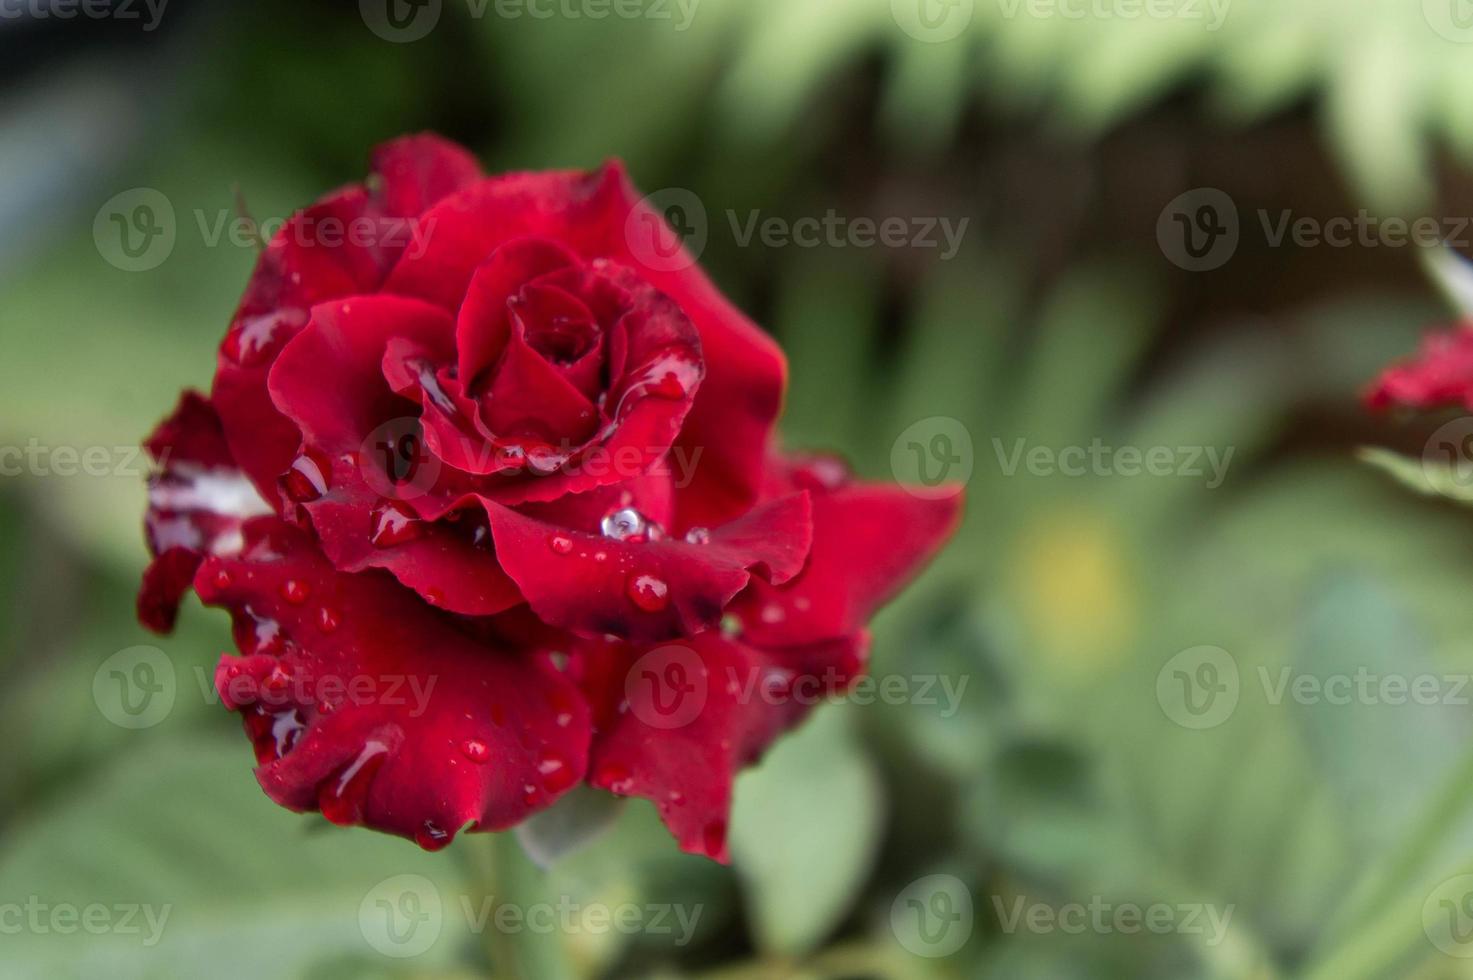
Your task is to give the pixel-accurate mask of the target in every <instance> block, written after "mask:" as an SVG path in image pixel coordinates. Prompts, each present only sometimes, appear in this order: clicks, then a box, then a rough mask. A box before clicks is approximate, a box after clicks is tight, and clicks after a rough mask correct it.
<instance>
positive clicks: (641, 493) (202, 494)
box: [139, 136, 959, 859]
mask: <svg viewBox="0 0 1473 980" xmlns="http://www.w3.org/2000/svg"><path fill="white" fill-rule="evenodd" d="M374 171H375V173H374V177H373V178H372V179H371V180H370V181H369V182H368V183H367V184H366V185H364V186H355V187H351V188H348V189H346V190H343V191H340V192H338V193H336V194H334V195H332V196H330V197H328V198H326V199H325V200H323V201H321V202H319V203H318V204H316V205H314V206H313V207H311V208H308V209H307V210H305V211H303V212H301V213H299V214H297V215H296V216H294V217H293V218H292V219H291V221H289V222H288V223H287V225H286V226H285V227H284V228H283V229H282V231H281V233H280V234H278V235H277V237H276V238H275V240H274V241H273V242H272V243H271V245H270V246H269V247H268V248H267V250H266V252H265V253H264V254H263V256H262V258H261V260H260V263H259V265H258V267H257V269H256V272H255V274H254V276H253V278H252V280H251V283H250V285H249V287H248V288H247V290H246V295H245V298H244V300H243V301H242V303H241V306H240V309H239V311H238V312H237V314H236V317H235V320H234V322H233V324H232V326H231V328H230V330H229V332H228V333H227V335H226V337H225V340H224V343H223V344H222V345H221V349H220V356H219V360H218V365H217V371H216V376H215V382H214V387H213V390H212V392H211V394H210V396H209V397H208V398H205V397H203V396H201V395H198V394H194V393H187V394H186V395H185V396H184V398H183V400H182V402H181V404H180V406H179V408H178V410H177V411H176V412H175V414H174V415H173V416H172V417H171V418H170V419H169V420H167V421H166V422H165V423H164V424H163V425H162V426H161V427H160V428H159V430H158V431H157V432H156V433H155V434H154V436H153V437H152V438H151V439H150V441H149V443H148V448H149V450H150V452H151V453H152V454H153V455H154V457H155V459H157V460H158V461H159V463H160V470H159V472H158V473H157V475H156V476H155V478H154V479H153V481H152V483H151V491H150V493H151V507H150V511H149V515H148V532H149V535H148V536H149V543H150V546H151V549H152V551H153V553H154V555H155V558H154V561H153V563H152V565H151V566H150V567H149V569H148V571H147V572H146V573H145V576H144V584H143V589H142V591H141V593H140V596H139V613H140V617H141V618H142V620H143V621H144V622H145V623H146V624H148V625H149V626H151V627H153V628H155V629H159V630H167V629H168V628H170V627H171V626H172V624H173V620H174V617H175V615H176V613H177V609H178V605H179V601H180V598H181V597H182V595H183V594H184V592H185V591H187V590H188V588H189V587H190V586H191V585H192V586H193V588H194V589H195V590H196V592H198V594H199V595H200V597H201V598H202V599H203V600H204V601H205V602H206V603H208V604H211V605H219V606H223V607H225V608H227V609H228V610H230V612H231V614H232V617H233V621H234V624H235V638H236V641H237V644H238V645H239V647H240V650H241V653H242V656H241V657H239V658H236V657H226V658H224V660H223V661H222V663H221V666H220V668H219V670H218V673H217V679H216V680H217V686H218V687H219V689H220V692H221V694H222V697H223V698H224V700H225V702H226V704H227V706H229V707H230V708H232V709H233V710H236V711H239V712H240V713H241V714H242V715H243V716H244V718H245V724H246V729H247V732H248V733H249V734H250V736H251V738H252V740H253V742H254V745H255V749H256V755H257V759H258V761H259V763H260V768H259V769H258V771H257V775H258V778H259V779H260V781H261V784H262V786H263V787H264V788H265V789H266V791H267V793H268V794H270V795H271V797H272V798H273V799H275V800H276V801H277V802H279V803H281V804H282V805H284V806H288V807H290V808H292V809H295V810H311V809H320V810H321V811H322V812H323V814H324V815H326V816H327V817H328V818H329V819H331V820H334V821H336V822H340V823H362V824H364V825H366V826H370V827H374V828H377V829H380V830H386V831H390V832H393V833H398V834H402V835H405V836H408V837H412V838H415V839H416V840H418V841H419V842H420V843H421V844H422V845H424V846H426V847H438V846H442V845H443V844H444V843H447V842H448V841H449V840H450V838H451V837H452V836H453V834H454V833H455V832H456V831H458V830H460V829H462V828H464V827H466V826H467V825H470V826H471V827H472V828H473V829H483V830H498V829H503V828H506V827H509V826H512V825H514V824H516V823H518V822H519V821H520V820H522V819H523V818H524V817H526V816H527V815H528V814H530V813H532V812H534V811H536V810H538V809H541V808H543V807H546V806H547V805H548V804H550V803H551V802H552V801H553V800H555V799H556V798H557V797H558V796H560V795H562V794H563V793H565V792H566V791H567V790H569V789H570V788H572V787H573V786H575V785H576V784H578V783H579V782H580V781H584V780H586V781H588V782H590V783H592V784H593V785H595V786H599V787H602V788H604V789H608V790H611V791H613V792H615V793H619V794H621V795H638V796H644V797H648V798H650V799H652V800H655V801H656V802H657V804H658V805H659V807H660V810H661V813H662V814H663V815H664V817H665V820H666V822H667V824H669V826H670V827H671V829H672V830H673V831H674V833H675V834H676V836H677V837H678V839H679V840H680V843H681V846H682V847H684V848H685V849H687V850H691V851H696V852H698V853H706V854H710V855H711V856H713V857H716V858H718V859H724V857H725V853H726V851H725V821H726V814H727V810H728V807H729V802H730V792H731V783H732V779H733V778H734V777H735V775H736V773H737V771H738V770H739V769H740V768H741V767H742V766H743V765H745V764H747V763H749V762H751V761H753V760H754V759H755V758H756V757H757V756H758V755H759V754H760V753H761V752H762V750H763V749H764V748H765V747H766V746H767V745H768V744H769V743H770V742H771V741H772V739H773V738H774V737H776V735H778V734H779V733H780V732H781V731H782V730H783V729H785V728H787V727H789V726H791V725H792V724H794V723H795V722H796V721H797V720H798V719H799V718H800V717H801V715H802V714H803V713H804V710H805V709H804V705H805V704H807V703H811V699H805V700H801V701H800V700H799V699H793V698H788V699H784V698H778V697H772V696H766V697H756V696H754V694H753V690H754V689H753V687H752V686H751V684H749V683H747V681H749V680H753V679H755V680H759V681H760V682H761V683H762V684H763V685H766V686H767V687H768V688H771V687H772V686H774V685H776V686H777V687H778V688H781V687H782V686H783V685H784V684H791V683H793V682H794V680H795V679H797V678H800V677H801V678H819V679H821V680H822V684H823V685H824V687H825V689H826V690H828V691H832V692H837V691H841V690H843V688H844V687H845V686H847V685H848V684H849V683H851V682H852V681H853V680H854V678H856V677H857V676H858V675H859V673H860V672H861V671H862V669H863V665H864V661H865V647H866V634H865V632H864V627H865V622H866V620H867V619H868V617H869V616H870V614H871V613H872V612H873V611H874V609H875V608H876V607H877V606H878V605H880V604H881V603H882V602H883V601H885V599H887V598H888V597H889V596H890V595H891V594H892V593H893V591H894V590H895V589H897V588H898V587H899V586H900V585H901V584H902V583H903V582H904V580H905V579H906V578H908V577H909V576H910V575H912V574H913V573H914V572H915V571H916V570H917V569H918V568H919V566H920V565H921V564H923V563H924V562H925V560H926V559H927V558H929V556H930V555H931V554H932V553H933V552H934V551H935V550H936V549H937V548H938V547H939V546H940V544H941V542H942V541H943V540H944V539H945V537H946V536H947V534H948V533H949V532H950V530H951V528H952V527H953V526H954V524H955V521H956V518H957V512H958V508H959V495H951V496H949V497H945V498H942V499H937V497H936V494H935V492H934V491H927V493H926V494H925V495H911V494H910V493H908V492H906V491H905V490H903V489H901V488H891V487H883V486H873V485H865V484H860V483H857V482H854V481H852V480H850V479H849V478H848V476H847V475H846V474H845V473H844V472H843V470H842V468H841V467H839V466H838V465H836V464H835V463H833V462H832V461H828V460H795V459H783V458H782V457H780V456H779V455H778V454H777V452H776V450H775V448H774V446H773V439H772V427H773V423H774V421H775V419H776V417H777V414H778V411H779V409H780V406H781V402H782V395H783V388H784V384H785V380H786V368H785V364H784V362H783V358H782V355H781V352H780V351H779V350H778V349H777V347H776V346H775V345H774V344H773V342H772V341H771V339H769V338H768V337H767V336H766V335H765V334H763V333H762V332H761V331H760V330H759V329H758V328H757V327H756V326H755V325H753V324H752V323H751V322H750V321H749V320H747V319H746V318H745V317H744V316H742V315H741V314H740V313H739V312H738V311H737V310H736V309H735V308H733V307H732V306H731V304H730V303H728V302H727V301H726V300H725V299H724V298H723V297H722V296H721V294H720V293H719V292H718V291H717V290H716V289H715V288H714V287H713V286H712V284H711V283H710V281H709V280H708V279H707V278H706V277H705V275H704V274H703V273H702V272H701V271H700V270H699V269H698V268H697V267H696V266H695V264H694V262H693V261H691V260H690V259H689V258H688V257H687V256H685V254H684V253H683V252H682V251H680V246H679V239H678V237H677V236H676V235H675V233H674V232H673V231H672V230H670V229H669V228H668V227H667V226H666V225H665V224H664V222H663V220H662V219H661V218H660V217H659V215H658V214H656V213H655V212H654V211H652V210H651V209H650V208H649V207H648V206H647V205H646V204H645V203H644V202H643V201H642V200H641V198H640V197H639V195H638V194H637V193H636V192H635V190H634V189H633V187H632V186H631V185H630V183H629V181H628V179H627V177H626V176H625V174H624V172H623V171H622V169H621V168H620V167H619V166H617V165H614V164H611V165H609V166H606V167H604V168H603V169H602V170H600V171H597V172H594V173H574V172H558V173H538V174H515V175H508V176H503V177H493V178H486V177H483V176H482V175H481V173H480V171H479V169H478V167H477V166H476V164H475V162H474V161H473V160H472V159H471V157H470V156H469V155H468V154H466V153H465V152H464V151H463V150H461V149H460V148H458V147H455V146H453V145H450V144H447V143H445V142H443V141H441V140H439V139H436V138H434V137H429V136H421V137H411V138H407V139H403V140H400V141H398V142H395V143H392V144H390V145H388V146H387V147H384V148H382V149H381V150H380V151H379V152H378V153H377V154H376V155H375V158H374ZM651 235H653V236H654V237H653V238H650V237H648V236H651ZM641 242H643V243H644V245H643V246H641V244H640V243H641ZM672 257H673V260H672ZM645 680H648V681H649V683H648V684H646V683H644V681H645ZM666 680H668V681H669V682H670V684H671V685H673V686H671V687H669V688H668V689H667V690H662V689H661V688H660V684H661V683H662V682H664V681H666ZM391 688H392V690H391ZM688 692H694V693H698V694H699V698H697V699H694V700H699V702H700V704H699V706H698V707H697V708H696V709H695V710H694V711H687V712H685V714H686V717H683V718H680V719H679V721H678V723H672V722H671V718H674V717H675V715H672V714H671V713H670V703H671V702H670V698H671V697H683V696H684V695H685V693H688ZM694 700H692V702H691V703H694ZM647 702H648V703H647Z"/></svg>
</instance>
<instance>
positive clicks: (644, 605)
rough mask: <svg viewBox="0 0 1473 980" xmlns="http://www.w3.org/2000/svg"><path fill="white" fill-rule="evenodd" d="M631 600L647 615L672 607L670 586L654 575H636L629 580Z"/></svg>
mask: <svg viewBox="0 0 1473 980" xmlns="http://www.w3.org/2000/svg"><path fill="white" fill-rule="evenodd" d="M628 592H629V598H630V600H631V601H632V602H633V603H634V604H635V605H636V606H638V607H639V608H641V609H643V610H644V611H645V612H647V613H657V612H660V611H662V610H664V609H666V608H668V607H669V605H670V586H668V585H666V584H665V581H664V580H663V579H658V578H656V577H655V576H653V575H635V576H633V577H632V578H630V579H629V588H628Z"/></svg>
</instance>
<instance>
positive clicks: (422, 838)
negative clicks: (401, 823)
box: [414, 820, 455, 851]
mask: <svg viewBox="0 0 1473 980" xmlns="http://www.w3.org/2000/svg"><path fill="white" fill-rule="evenodd" d="M454 839H455V838H454V836H453V835H452V834H451V833H450V831H448V830H446V829H444V828H443V827H441V826H439V825H438V824H436V823H435V822H434V821H433V820H426V821H425V822H424V825H423V826H422V827H420V828H419V830H417V831H415V834H414V842H415V843H416V844H418V845H419V846H420V847H422V848H424V849H425V850H426V851H442V850H444V849H445V848H447V847H449V846H450V842H451V841H452V840H454Z"/></svg>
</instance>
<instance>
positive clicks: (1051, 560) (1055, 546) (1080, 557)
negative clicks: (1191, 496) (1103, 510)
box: [1009, 508, 1137, 673]
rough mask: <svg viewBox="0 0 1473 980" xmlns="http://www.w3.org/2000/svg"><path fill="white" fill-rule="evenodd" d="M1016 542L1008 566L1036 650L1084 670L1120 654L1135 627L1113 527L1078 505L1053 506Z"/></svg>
mask: <svg viewBox="0 0 1473 980" xmlns="http://www.w3.org/2000/svg"><path fill="white" fill-rule="evenodd" d="M1017 548H1018V555H1017V560H1016V561H1014V562H1012V563H1010V566H1009V567H1011V568H1013V569H1014V570H1015V575H1016V577H1017V578H1016V581H1015V594H1016V595H1018V596H1019V601H1020V606H1021V612H1022V616H1023V620H1024V623H1025V625H1026V626H1027V627H1028V635H1029V636H1030V637H1031V638H1032V639H1033V640H1035V641H1036V643H1037V649H1038V652H1039V654H1041V655H1042V656H1043V657H1045V658H1046V659H1047V660H1049V661H1051V662H1052V664H1053V665H1054V666H1056V667H1058V668H1062V669H1065V670H1069V671H1078V670H1081V669H1082V670H1084V671H1086V672H1088V673H1093V672H1095V671H1098V670H1100V669H1102V668H1104V667H1106V666H1109V665H1111V664H1113V663H1115V662H1116V661H1118V660H1119V659H1120V656H1121V654H1122V653H1124V652H1125V650H1126V648H1127V646H1128V644H1129V643H1130V641H1131V639H1132V638H1133V637H1134V635H1135V632H1136V618H1137V613H1136V606H1137V596H1136V589H1135V585H1134V583H1133V582H1132V581H1131V576H1130V573H1129V570H1128V568H1127V566H1126V562H1125V560H1124V556H1123V554H1122V549H1121V542H1120V538H1119V534H1118V533H1117V532H1116V530H1115V528H1114V526H1113V525H1112V524H1110V523H1109V522H1108V521H1106V520H1104V519H1102V518H1101V517H1100V515H1098V514H1095V513H1092V512H1089V511H1087V510H1084V509H1079V508H1074V509H1069V510H1059V511H1053V512H1051V513H1050V514H1048V515H1047V516H1046V517H1043V518H1042V519H1039V520H1036V521H1035V522H1034V523H1033V524H1032V525H1030V526H1029V527H1027V528H1025V529H1024V531H1023V533H1022V534H1020V535H1019V537H1018V539H1017Z"/></svg>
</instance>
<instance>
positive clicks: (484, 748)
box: [460, 738, 491, 766]
mask: <svg viewBox="0 0 1473 980" xmlns="http://www.w3.org/2000/svg"><path fill="white" fill-rule="evenodd" d="M460 754H461V755H463V756H465V757H466V758H467V759H469V760H470V761H472V762H474V763H475V764H476V765H478V766H479V765H482V764H484V763H485V762H486V761H487V760H488V759H490V758H491V746H489V745H487V744H486V743H485V742H483V741H481V740H480V739H478V738H468V739H466V740H465V741H464V742H461V743H460Z"/></svg>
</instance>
